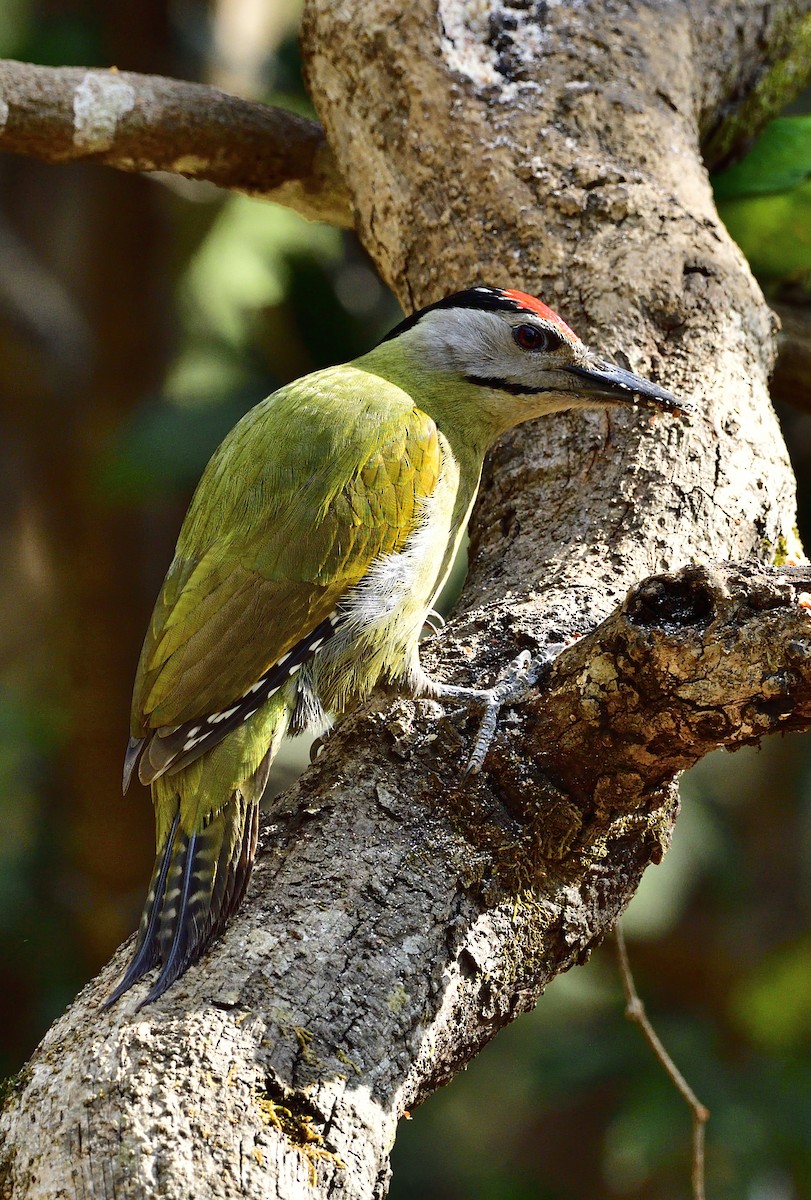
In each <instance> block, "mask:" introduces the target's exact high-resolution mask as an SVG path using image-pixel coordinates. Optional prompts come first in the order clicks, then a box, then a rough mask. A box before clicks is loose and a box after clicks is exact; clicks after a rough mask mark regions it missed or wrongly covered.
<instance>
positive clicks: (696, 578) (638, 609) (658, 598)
mask: <svg viewBox="0 0 811 1200" xmlns="http://www.w3.org/2000/svg"><path fill="white" fill-rule="evenodd" d="M625 612H626V615H627V617H628V620H629V621H631V622H633V624H634V625H639V626H671V627H673V626H675V627H677V628H687V627H688V626H696V625H709V623H710V622H711V621H712V619H713V617H714V616H715V602H714V597H713V592H712V588H711V586H710V584H709V581H708V580H707V577H706V575H705V574H704V572H702V571H697V570H695V569H691V570H687V571H683V572H681V573H680V574H679V575H654V576H651V578H650V579H646V580H645V582H644V583H641V584H640V585H639V587H637V588H636V589H635V590H634V591H633V592H631V594H630V595H629V597H628V599H627V601H626V603H625Z"/></svg>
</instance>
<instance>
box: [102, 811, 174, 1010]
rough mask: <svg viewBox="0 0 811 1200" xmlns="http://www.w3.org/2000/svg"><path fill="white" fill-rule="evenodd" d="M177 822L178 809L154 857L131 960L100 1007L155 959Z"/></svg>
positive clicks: (117, 996)
mask: <svg viewBox="0 0 811 1200" xmlns="http://www.w3.org/2000/svg"><path fill="white" fill-rule="evenodd" d="M179 822H180V810H179V809H178V811H177V812H176V813H175V819H174V821H173V822H172V827H171V829H170V830H169V836H168V838H167V839H166V844H165V846H164V848H163V850H162V851H161V852H160V853H159V854H158V856H157V858H156V859H155V866H154V868H153V871H152V878H151V880H150V882H149V891H148V893H147V897H146V904H145V905H144V911H143V913H142V914H141V924H140V927H139V929H138V937H137V938H136V941H135V951H134V953H133V956H132V960H131V961H130V965H129V966H128V967H127V970H126V972H125V974H124V977H123V979H122V980H121V982H120V983H119V984H118V986H117V987H116V988H115V989H114V991H113V992H112V993H111V994H110V995H109V996H108V997H107V999H106V1000H105V1001H104V1004H103V1006H102V1007H103V1008H110V1006H111V1005H113V1004H115V1002H116V1000H119V999H120V998H121V997H122V996H123V995H124V993H125V992H127V991H129V989H130V988H131V987H132V985H133V984H134V983H137V982H138V980H139V979H140V978H141V977H142V976H144V975H146V973H147V971H150V970H151V969H152V967H154V966H155V964H156V963H157V962H158V947H157V942H156V933H157V929H158V922H159V920H160V915H161V909H162V907H163V898H164V895H165V891H166V878H167V875H168V874H169V867H170V865H171V862H172V849H173V847H174V842H175V837H176V835H177V827H178V824H179Z"/></svg>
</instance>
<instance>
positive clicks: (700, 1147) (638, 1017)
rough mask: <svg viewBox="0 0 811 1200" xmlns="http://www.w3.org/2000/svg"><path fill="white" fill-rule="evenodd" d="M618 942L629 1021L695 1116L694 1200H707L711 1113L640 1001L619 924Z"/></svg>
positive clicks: (618, 954)
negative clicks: (707, 1135) (706, 1158)
mask: <svg viewBox="0 0 811 1200" xmlns="http://www.w3.org/2000/svg"><path fill="white" fill-rule="evenodd" d="M614 939H615V941H616V944H617V958H618V960H619V967H620V978H621V980H622V990H623V992H624V993H625V1015H626V1017H627V1018H628V1020H629V1021H633V1022H634V1023H635V1024H636V1025H638V1026H639V1028H640V1029H641V1030H642V1033H643V1035H644V1037H645V1040H646V1041H647V1043H648V1045H649V1046H650V1048H651V1050H652V1051H653V1053H654V1054H655V1055H656V1057H657V1058H658V1060H659V1062H660V1063H661V1064H662V1066H663V1067H664V1069H665V1071H666V1072H667V1075H668V1077H669V1078H670V1079H671V1081H672V1082H673V1084H674V1085H675V1087H676V1089H677V1090H678V1091H679V1093H680V1094H681V1095H682V1096H683V1097H684V1099H685V1100H686V1102H687V1104H689V1106H690V1111H691V1112H692V1114H693V1170H692V1183H693V1200H705V1191H704V1127H705V1125H706V1124H707V1121H708V1120H709V1116H710V1110H709V1109H708V1108H705V1106H704V1105H703V1104H702V1103H701V1101H700V1100H699V1099H698V1097H697V1096H696V1094H695V1092H694V1091H693V1089H692V1088H691V1087H690V1085H689V1083H688V1082H687V1080H686V1079H685V1078H684V1076H683V1075H682V1073H681V1071H680V1070H679V1068H678V1067H677V1066H676V1064H675V1063H674V1062H673V1059H672V1058H671V1057H670V1055H669V1054H668V1052H667V1050H665V1048H664V1046H663V1045H662V1043H661V1041H660V1040H659V1037H658V1035H657V1033H656V1030H655V1029H654V1028H653V1026H652V1025H651V1023H650V1021H649V1019H648V1015H647V1013H646V1012H645V1006H644V1004H643V1003H642V1001H641V1000H640V998H639V994H638V992H637V990H636V985H635V983H634V977H633V975H632V974H631V964H630V963H629V961H628V950H627V947H626V945H625V934H624V933H623V931H622V924H621V922H619V921H618V922H617V924H616V926H615V928H614Z"/></svg>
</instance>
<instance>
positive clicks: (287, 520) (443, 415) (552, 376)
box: [107, 287, 691, 1005]
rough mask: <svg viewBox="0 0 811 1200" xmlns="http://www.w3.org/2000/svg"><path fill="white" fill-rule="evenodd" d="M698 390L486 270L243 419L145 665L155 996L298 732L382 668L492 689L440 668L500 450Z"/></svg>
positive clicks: (247, 855) (425, 680)
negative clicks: (443, 596) (494, 451)
mask: <svg viewBox="0 0 811 1200" xmlns="http://www.w3.org/2000/svg"><path fill="white" fill-rule="evenodd" d="M609 405H621V406H625V407H629V406H631V407H636V406H643V405H644V406H646V407H648V408H651V407H652V408H655V409H662V410H665V411H668V412H671V413H675V414H679V413H685V412H687V411H689V409H690V407H691V406H690V405H689V404H687V403H686V402H685V401H683V400H680V399H678V398H677V397H676V396H674V395H672V394H671V393H670V392H668V391H665V390H664V389H663V388H661V387H659V386H658V385H657V384H655V383H651V382H650V381H648V380H646V379H642V378H640V377H639V376H638V375H634V374H632V373H631V372H629V371H625V370H622V369H620V368H619V367H616V366H614V365H613V364H611V363H609V362H607V361H605V360H604V359H601V358H599V357H597V355H595V354H594V353H592V351H591V350H589V349H588V348H587V347H586V346H585V345H584V344H583V342H581V341H580V339H579V338H578V337H577V336H576V334H574V333H573V332H572V330H571V329H570V328H569V326H568V325H566V324H565V323H564V322H563V321H562V320H561V318H560V317H559V316H557V314H556V313H554V312H553V311H552V310H551V309H550V308H548V307H547V306H546V305H545V304H543V303H542V302H541V301H540V300H538V299H536V298H534V297H533V296H529V295H526V294H525V293H523V292H517V291H510V290H506V291H505V290H502V289H500V288H493V287H473V288H469V289H468V290H466V291H462V292H457V293H455V294H454V295H452V296H447V297H446V298H445V299H443V300H439V301H438V302H437V303H435V304H430V305H428V306H427V307H426V308H423V309H420V310H419V311H418V312H415V313H413V314H412V315H411V316H410V317H407V318H406V319H405V320H404V321H402V322H401V324H399V325H398V326H397V327H396V328H395V329H393V330H392V331H391V332H390V333H389V334H387V336H386V337H384V338H383V340H382V341H381V342H380V344H379V345H377V346H376V347H375V348H374V349H372V350H370V351H369V352H368V353H367V354H364V355H362V356H361V357H360V358H357V359H355V360H354V361H353V362H350V363H346V364H344V365H342V366H334V367H328V368H327V369H326V370H322V371H316V372H315V373H313V374H311V375H307V376H305V377H304V378H303V379H299V380H296V381H295V382H294V383H291V384H288V385H287V386H286V387H283V388H281V389H280V390H279V391H277V392H274V394H273V395H271V396H269V397H268V398H267V399H266V400H263V401H262V402H261V403H260V404H258V405H257V406H256V407H255V408H253V409H251V411H250V412H248V413H247V414H246V415H245V416H244V417H243V418H242V420H241V421H239V423H238V424H237V425H236V426H235V427H234V428H233V429H232V430H231V432H230V433H229V434H228V436H227V437H226V438H225V441H224V442H223V443H222V445H221V446H220V447H219V449H218V450H217V451H216V452H215V454H214V456H213V458H212V459H211V461H210V462H209V464H208V466H207V467H206V469H205V472H204V473H203V476H202V479H201V480H200V483H199V485H198V487H197V490H196V492H195V494H194V497H193V499H192V502H191V505H190V507H189V511H188V513H187V515H186V518H185V520H184V522H183V527H182V529H181V531H180V537H179V539H178V543H177V548H176V551H175V557H174V559H173V561H172V563H171V565H170V567H169V571H168V574H167V576H166V579H165V581H164V584H163V587H162V589H161V592H160V595H159V596H158V600H157V603H156V605H155V610H154V612H153V615H152V620H151V622H150V625H149V629H148V631H147V635H146V640H145V642H144V647H143V650H142V652H141V658H140V662H139V665H138V670H137V675H136V680H135V687H134V694H133V702H132V719H131V735H132V736H131V738H130V742H129V747H128V749H127V753H126V756H125V765H124V790H125V791H126V789H127V786H128V784H129V781H130V778H131V776H132V774H133V772H134V771H136V770H137V773H138V778H139V779H140V780H141V782H142V783H144V784H148V785H149V786H150V787H151V790H152V798H153V802H154V807H155V818H156V843H157V854H156V858H155V865H154V869H153V873H152V878H151V882H150V885H149V891H148V895H147V899H146V903H145V905H144V910H143V914H142V917H141V923H140V928H139V931H138V935H137V939H136V943H135V950H134V954H133V957H132V960H131V962H130V964H129V967H128V969H127V971H126V973H125V975H124V977H123V979H122V980H121V982H120V983H119V985H118V986H117V987H116V989H115V990H114V992H113V993H112V995H111V996H110V998H109V999H108V1001H107V1004H108V1005H109V1004H112V1003H114V1002H115V1001H116V1000H117V999H118V998H119V997H120V996H121V995H122V994H123V993H124V992H125V991H127V989H128V988H130V987H131V986H132V985H133V984H134V983H136V982H137V981H138V980H140V979H141V977H142V976H143V975H145V974H146V973H147V972H148V971H150V970H151V969H152V968H153V967H155V966H158V967H159V968H160V969H159V972H158V974H157V977H156V979H155V980H154V982H153V983H152V986H151V988H150V989H149V991H148V993H147V995H146V997H145V999H144V1000H143V1001H142V1004H147V1003H150V1002H151V1001H153V1000H155V999H156V998H157V997H158V996H160V995H161V994H162V993H163V992H164V991H165V990H166V988H167V987H169V985H170V984H171V983H173V982H174V980H176V979H177V978H178V976H180V975H181V974H182V973H183V972H184V971H185V970H186V969H187V967H189V966H190V965H191V964H192V963H194V962H195V961H196V960H197V959H198V958H199V957H200V955H201V954H202V952H203V951H204V950H205V948H206V947H207V946H208V945H209V944H210V942H211V941H212V939H213V938H215V937H216V936H217V935H218V933H219V932H220V931H221V930H222V928H223V926H224V925H225V923H226V921H227V920H228V918H229V917H230V916H231V915H232V914H233V913H234V911H235V910H236V909H237V907H238V906H239V904H240V901H241V900H242V897H243V895H244V893H245V888H246V886H247V883H248V879H249V877H250V873H251V867H252V863H253V858H254V854H255V850H256V839H257V830H258V820H259V801H260V799H261V797H262V793H263V791H264V789H265V785H266V783H267V778H268V771H269V769H270V765H271V763H272V761H273V758H274V756H275V754H276V752H277V751H278V749H279V745H280V743H281V741H282V739H283V737H284V736H285V734H287V733H291V734H293V733H298V732H301V731H303V730H305V729H313V730H320V729H323V727H324V726H325V725H326V724H327V723H328V716H327V714H330V715H332V716H340V715H341V714H342V713H345V712H346V711H347V710H348V709H350V708H352V707H353V706H355V705H357V704H358V703H359V702H360V701H362V700H363V699H364V697H366V696H368V694H369V693H370V692H371V690H372V688H373V687H374V686H375V684H376V683H377V682H378V681H388V682H390V683H393V684H396V685H399V686H400V687H401V688H402V689H404V690H405V691H407V692H408V693H409V694H410V695H412V696H414V697H417V696H428V697H435V698H438V699H440V700H441V699H442V698H444V697H449V696H456V697H459V696H462V697H463V698H467V699H468V700H473V701H480V702H481V701H483V700H487V699H491V700H492V696H493V693H487V692H482V691H479V690H476V689H464V688H459V687H452V686H450V685H446V684H442V683H439V682H437V681H435V680H433V679H431V678H430V677H429V676H428V675H427V674H426V673H425V672H424V671H423V669H422V667H421V665H420V660H419V653H418V643H419V639H420V633H421V631H422V629H423V626H424V624H425V621H426V618H427V616H428V614H429V613H430V611H431V608H432V604H433V601H434V600H435V598H436V596H437V594H438V593H439V591H440V590H441V588H442V585H443V583H444V582H445V579H446V578H447V575H448V572H449V570H450V568H451V564H452V562H453V559H454V556H455V554H456V551H457V549H458V546H459V542H460V539H461V538H462V535H463V533H464V530H465V527H466V525H467V521H468V517H469V515H470V510H471V507H472V505H473V501H474V499H475V496H476V492H477V490H478V486H479V479H480V475H481V469H482V462H483V459H484V455H485V452H486V451H487V449H488V447H489V446H491V445H492V444H493V442H494V441H495V440H496V439H497V438H498V437H499V435H500V434H502V433H504V432H505V430H507V429H509V428H511V427H512V426H514V425H517V424H519V423H520V422H522V421H527V420H529V419H531V418H533V417H540V416H545V415H547V414H549V413H555V412H560V411H562V410H564V409H573V408H594V407H602V406H609Z"/></svg>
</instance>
